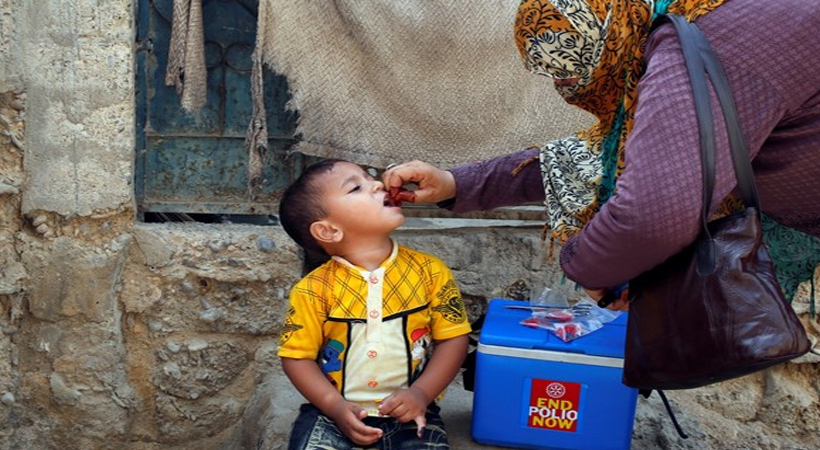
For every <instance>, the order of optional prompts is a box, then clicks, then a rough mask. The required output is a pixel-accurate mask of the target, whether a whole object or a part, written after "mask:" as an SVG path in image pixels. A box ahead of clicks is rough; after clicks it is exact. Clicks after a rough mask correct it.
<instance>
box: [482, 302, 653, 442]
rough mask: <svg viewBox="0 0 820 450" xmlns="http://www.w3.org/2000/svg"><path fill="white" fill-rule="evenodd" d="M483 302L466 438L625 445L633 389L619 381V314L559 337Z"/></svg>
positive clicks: (622, 325) (622, 319)
mask: <svg viewBox="0 0 820 450" xmlns="http://www.w3.org/2000/svg"><path fill="white" fill-rule="evenodd" d="M505 305H528V303H527V302H521V301H514V300H502V299H494V300H492V301H491V302H490V305H489V310H488V311H487V316H486V318H485V319H484V326H483V327H482V329H481V337H480V338H479V344H478V349H477V350H476V352H477V353H476V379H475V388H474V394H473V421H472V436H473V439H474V440H475V441H476V442H478V443H481V444H489V445H499V446H505V447H518V448H531V449H551V450H559V449H560V450H564V449H567V450H570V449H571V450H587V449H588V450H626V449H629V447H630V444H631V442H632V425H633V423H634V419H635V405H636V403H637V398H638V391H637V389H632V388H628V387H626V386H624V385H623V384H622V383H621V376H622V372H623V355H624V341H625V338H626V319H627V315H626V314H621V315H620V316H619V317H618V318H617V319H616V320H614V321H612V322H609V323H607V324H605V325H604V327H603V328H601V329H599V330H596V331H593V332H592V333H590V334H588V335H585V336H581V337H579V338H577V339H575V340H573V341H570V342H564V341H562V340H561V339H559V338H558V337H556V336H555V335H553V334H552V332H550V331H548V330H544V329H540V328H529V327H526V326H524V325H521V324H520V322H521V321H522V320H524V319H526V318H527V317H529V316H530V315H531V312H530V311H528V310H520V309H508V308H505V307H504V306H505Z"/></svg>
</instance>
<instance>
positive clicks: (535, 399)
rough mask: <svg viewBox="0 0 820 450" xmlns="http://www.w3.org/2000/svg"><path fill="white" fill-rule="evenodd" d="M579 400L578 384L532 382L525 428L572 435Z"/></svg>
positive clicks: (579, 386) (579, 390)
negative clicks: (563, 432)
mask: <svg viewBox="0 0 820 450" xmlns="http://www.w3.org/2000/svg"><path fill="white" fill-rule="evenodd" d="M580 399H581V385H580V384H579V383H567V382H564V381H552V380H535V379H534V380H532V390H531V391H530V405H529V413H528V417H527V426H529V427H533V428H545V429H548V430H557V431H569V432H572V433H574V432H575V429H576V426H577V424H578V411H579V410H580V408H579V403H580Z"/></svg>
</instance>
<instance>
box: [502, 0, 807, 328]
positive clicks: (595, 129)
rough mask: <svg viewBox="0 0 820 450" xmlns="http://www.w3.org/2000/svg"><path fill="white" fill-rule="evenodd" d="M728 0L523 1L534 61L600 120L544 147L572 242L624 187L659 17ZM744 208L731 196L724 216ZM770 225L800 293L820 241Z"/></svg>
mask: <svg viewBox="0 0 820 450" xmlns="http://www.w3.org/2000/svg"><path fill="white" fill-rule="evenodd" d="M722 3H724V0H677V1H676V0H636V1H628V0H616V1H602V0H553V1H548V0H523V1H522V2H521V5H520V7H519V11H518V15H517V17H516V23H515V40H516V45H517V47H518V50H519V52H520V53H521V55H522V57H523V59H524V64H525V67H526V68H527V69H528V70H530V71H532V72H534V73H536V74H539V75H544V76H547V77H550V78H554V79H556V80H559V81H560V80H567V79H575V81H576V82H575V83H571V84H566V85H563V84H561V83H557V84H556V86H555V87H556V89H557V91H558V92H559V93H560V94H561V96H562V97H564V99H565V100H566V101H567V102H568V103H570V104H573V105H576V106H578V107H580V108H582V109H584V110H586V111H588V112H590V113H592V114H594V115H595V116H596V118H597V119H598V122H597V123H596V124H595V125H594V126H592V127H591V128H589V129H587V130H584V131H582V132H579V133H578V134H577V135H575V136H571V137H568V138H564V139H558V140H554V141H551V142H548V143H546V144H545V145H544V146H543V147H542V148H541V156H540V161H541V173H542V177H543V183H544V191H545V194H546V200H545V204H546V207H547V214H548V220H549V224H548V225H549V227H550V228H551V232H552V239H554V240H557V241H558V242H560V243H565V242H566V241H567V240H568V239H569V238H570V237H572V236H574V235H575V234H577V233H578V232H579V231H580V230H581V228H582V227H583V226H584V225H585V224H586V223H587V222H589V220H590V219H591V218H592V217H593V216H594V215H595V214H596V213H597V211H598V210H599V208H600V206H601V205H603V204H604V203H606V201H607V200H608V199H609V198H610V197H611V196H612V195H613V193H614V190H615V183H616V180H617V178H618V175H619V174H620V173H621V172H622V171H623V168H624V147H625V143H626V140H627V137H628V136H629V133H630V131H631V129H632V125H633V119H634V111H635V106H636V104H637V85H638V81H639V79H640V77H641V76H642V74H643V72H644V69H645V61H644V59H643V51H644V47H645V43H646V39H647V37H648V35H649V32H650V28H651V25H652V22H653V20H654V19H655V18H656V17H657V16H658V15H659V14H665V13H673V14H680V15H683V16H685V17H686V18H687V19H689V20H695V19H696V18H698V17H700V16H702V15H704V14H706V13H708V12H710V11H712V10H714V9H715V8H717V7H718V6H720V5H721V4H722ZM739 207H740V204H739V202H738V201H737V199H736V198H732V197H731V196H730V197H729V198H727V199H726V200H725V201H724V203H723V204H722V205H721V206H720V208H719V210H718V215H725V214H728V213H730V212H732V211H735V210H737V209H738V208H739ZM763 227H764V233H765V235H764V238H765V241H766V244H767V246H768V247H769V250H770V254H771V257H772V259H773V261H774V264H775V267H776V269H777V275H778V281H779V282H780V284H781V287H782V288H783V292H784V294H785V295H786V296H787V298H792V297H793V296H794V294H795V292H796V290H797V286H798V285H799V284H800V283H801V282H803V281H806V280H811V279H812V278H813V274H814V270H815V268H816V267H817V265H818V263H820V238H817V237H814V236H810V235H808V234H806V233H801V232H799V231H796V230H794V229H792V228H788V227H785V226H783V225H781V224H780V223H778V222H776V221H775V220H774V219H772V218H770V217H768V216H764V222H763ZM570 250H571V249H570ZM568 253H571V252H568ZM812 298H813V294H812ZM812 309H813V303H812ZM812 314H813V311H812Z"/></svg>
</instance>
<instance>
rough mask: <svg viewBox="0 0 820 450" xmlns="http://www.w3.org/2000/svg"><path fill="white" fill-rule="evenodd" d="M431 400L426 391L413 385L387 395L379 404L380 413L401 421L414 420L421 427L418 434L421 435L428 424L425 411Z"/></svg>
mask: <svg viewBox="0 0 820 450" xmlns="http://www.w3.org/2000/svg"><path fill="white" fill-rule="evenodd" d="M428 404H430V401H428V400H427V397H426V396H425V395H424V393H423V392H422V391H421V390H420V389H417V388H414V387H413V386H410V387H409V388H408V389H402V390H399V391H396V392H394V393H392V394H390V395H388V396H387V398H385V399H384V401H382V403H381V404H380V405H379V413H380V414H381V415H383V416H390V417H393V418H395V419H396V420H398V421H399V422H402V423H404V422H409V421H411V420H414V421H415V422H416V425H418V427H419V432H418V436H419V437H421V435H422V433H423V432H424V427H426V426H427V419H426V416H425V413H426V412H427V405H428Z"/></svg>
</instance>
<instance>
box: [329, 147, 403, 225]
mask: <svg viewBox="0 0 820 450" xmlns="http://www.w3.org/2000/svg"><path fill="white" fill-rule="evenodd" d="M321 183H322V193H323V195H324V202H323V203H324V207H325V211H326V212H327V217H326V219H327V220H329V221H331V222H333V223H334V224H336V225H337V226H338V227H340V228H342V229H343V230H344V231H345V233H347V234H348V236H350V235H364V234H365V233H367V234H369V235H373V236H374V237H382V236H384V235H388V234H390V233H391V232H392V231H393V230H395V229H396V228H398V227H400V226H401V225H402V224H403V223H404V220H405V218H404V214H403V213H402V210H401V207H397V206H387V203H388V198H387V191H385V190H384V184H382V182H381V181H376V180H375V179H373V177H372V176H370V175H369V174H368V173H367V172H365V171H364V169H362V168H361V167H360V166H358V165H356V164H353V163H349V162H339V163H336V164H334V165H333V168H332V169H331V170H330V172H328V173H327V174H326V175H325V176H324V177H323V178H322V180H321Z"/></svg>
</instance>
